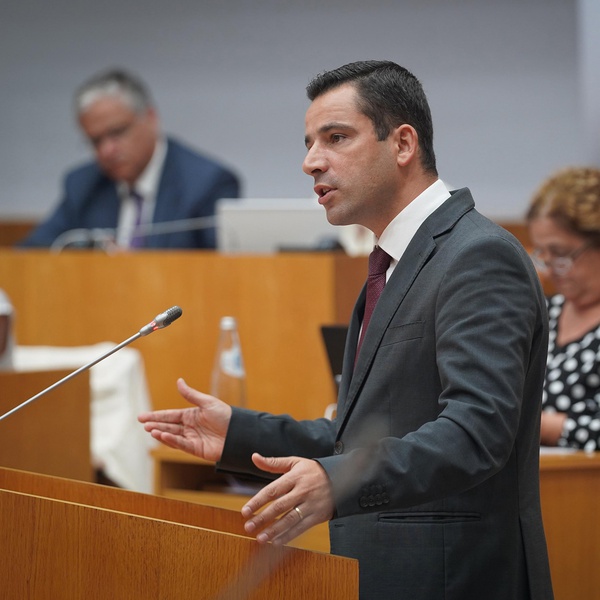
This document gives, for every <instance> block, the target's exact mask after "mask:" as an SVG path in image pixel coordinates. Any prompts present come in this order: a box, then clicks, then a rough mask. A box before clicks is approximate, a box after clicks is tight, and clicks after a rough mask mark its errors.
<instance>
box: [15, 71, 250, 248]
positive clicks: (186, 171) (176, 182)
mask: <svg viewBox="0 0 600 600" xmlns="http://www.w3.org/2000/svg"><path fill="white" fill-rule="evenodd" d="M74 100H75V102H74V104H75V111H76V117H77V120H78V123H79V126H80V128H81V130H82V132H83V134H84V135H85V136H86V138H87V139H88V141H89V143H90V145H91V147H92V149H93V152H94V158H95V160H94V161H93V162H91V163H89V164H86V165H83V166H81V167H79V168H77V169H75V170H73V171H71V172H70V173H68V174H67V176H66V179H65V185H64V196H63V199H62V201H61V202H60V203H59V205H58V207H57V208H56V210H55V211H54V213H53V214H52V215H51V216H50V217H49V218H48V219H47V220H46V221H44V222H42V223H41V224H40V225H39V226H38V227H37V228H36V229H35V230H34V231H33V232H32V233H31V234H30V235H29V236H28V237H27V238H25V239H24V240H23V241H22V242H21V244H20V245H21V246H34V247H49V246H51V245H52V244H53V243H55V242H56V241H57V238H59V236H63V234H65V233H67V232H71V233H72V230H83V233H85V234H86V235H84V236H82V238H81V239H80V240H79V241H80V242H84V243H85V242H86V241H87V242H93V241H94V237H93V235H90V233H91V232H92V230H105V229H109V230H113V233H114V238H115V244H116V246H118V247H121V248H135V249H138V248H144V247H147V248H214V247H215V245H216V232H215V228H214V221H212V222H211V219H212V218H213V217H214V213H215V205H216V202H217V200H218V199H219V198H237V197H238V196H239V193H240V189H239V188H240V185H239V181H238V178H237V177H236V175H235V174H234V173H232V172H231V171H230V170H229V169H228V168H226V167H225V166H223V165H221V164H219V163H217V162H216V161H214V160H212V159H209V158H207V157H205V156H201V155H200V154H198V153H197V152H194V151H192V150H191V149H189V148H187V147H185V146H183V145H182V144H180V143H178V142H176V141H174V140H172V139H169V138H165V136H164V135H163V134H162V133H161V128H160V122H159V117H158V113H157V110H156V108H155V105H154V101H153V99H152V97H151V94H150V91H149V89H148V88H147V86H146V84H145V83H144V82H143V81H142V80H141V79H139V78H138V77H137V76H136V75H134V74H132V73H129V72H127V71H125V70H123V69H111V70H108V71H105V72H101V73H99V74H97V75H94V76H93V77H91V78H90V79H89V80H88V81H86V82H85V83H83V84H82V85H81V86H80V87H79V88H78V89H77V90H76V92H75V98H74ZM204 218H206V219H204ZM192 220H193V221H192ZM167 221H169V222H173V221H184V223H171V226H170V227H169V231H168V232H166V230H165V225H164V224H163V223H164V222H167ZM158 224H161V226H160V227H159V226H158ZM158 233H160V235H157V234H158ZM64 237H66V238H67V239H68V238H69V236H63V238H64ZM108 240H109V241H111V240H110V237H108ZM58 241H59V242H60V243H61V244H63V242H64V239H62V238H60V239H59V240H58ZM111 243H112V241H111Z"/></svg>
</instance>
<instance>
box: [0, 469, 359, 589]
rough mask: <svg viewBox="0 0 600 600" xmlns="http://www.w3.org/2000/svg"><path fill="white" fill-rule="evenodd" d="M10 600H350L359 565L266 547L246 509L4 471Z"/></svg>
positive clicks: (1, 506) (1, 508) (1, 489)
mask: <svg viewBox="0 0 600 600" xmlns="http://www.w3.org/2000/svg"><path fill="white" fill-rule="evenodd" d="M0 553H1V555H2V556H3V560H2V561H0V581H1V582H2V598H4V599H5V600H22V599H23V598H35V600H56V599H57V598H61V599H80V598H86V600H95V599H98V600H100V599H102V600H105V599H107V600H108V599H110V600H119V599H123V600H137V599H139V600H148V599H151V598H155V599H157V600H158V599H160V600H163V599H173V600H188V599H189V600H192V599H193V600H204V599H206V600H209V599H210V600H242V599H244V600H245V599H248V600H259V599H260V600H270V599H273V600H281V599H282V598H285V599H286V600H314V599H316V598H327V599H328V600H351V599H352V598H356V599H357V598H358V562H357V561H355V560H353V559H348V558H343V557H339V556H332V555H330V554H321V553H317V552H309V551H307V550H299V549H296V548H289V547H283V548H276V547H274V546H272V545H267V546H260V545H259V544H258V543H257V542H256V541H254V540H253V539H252V538H249V537H246V536H245V535H244V532H243V528H242V520H241V516H240V515H239V513H237V512H234V511H228V510H225V509H219V508H214V507H208V506H202V505H199V504H191V503H187V502H179V501H176V500H168V499H165V498H158V497H156V496H150V495H145V494H138V493H135V492H128V491H125V490H120V489H116V488H110V487H105V486H100V485H94V484H89V483H84V482H77V481H72V480H69V479H60V478H56V477H51V476H48V475H36V474H33V473H29V472H26V471H17V470H12V469H6V468H0Z"/></svg>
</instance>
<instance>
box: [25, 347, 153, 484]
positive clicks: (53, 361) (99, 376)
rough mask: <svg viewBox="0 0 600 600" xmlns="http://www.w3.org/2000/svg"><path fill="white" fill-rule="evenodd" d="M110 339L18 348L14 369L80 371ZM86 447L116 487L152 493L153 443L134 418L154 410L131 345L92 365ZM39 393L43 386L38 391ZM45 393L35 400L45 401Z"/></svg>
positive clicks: (142, 368) (134, 350)
mask: <svg viewBox="0 0 600 600" xmlns="http://www.w3.org/2000/svg"><path fill="white" fill-rule="evenodd" d="M115 346H116V344H113V343H112V342H101V343H99V344H94V345H92V346H73V347H64V346H17V347H16V349H15V356H14V358H15V361H14V362H15V369H16V370H17V371H40V370H42V371H43V370H49V369H73V370H75V369H78V368H79V367H81V366H83V365H85V364H87V363H89V362H92V361H94V360H96V359H97V358H99V357H100V356H102V355H103V354H105V353H106V352H108V351H109V350H111V349H112V348H114V347H115ZM90 388H91V389H90V396H91V403H90V418H91V422H90V446H91V448H90V451H91V455H92V460H93V461H94V465H95V466H97V467H102V469H103V470H104V472H105V474H106V475H107V477H109V478H110V479H112V480H113V481H114V482H115V483H116V484H117V485H119V486H121V487H123V488H126V489H130V490H134V491H137V492H145V493H151V492H152V460H151V457H150V449H151V448H152V447H154V446H155V445H156V443H157V442H156V441H155V440H154V439H153V438H152V437H150V436H149V435H148V434H147V433H146V432H145V431H144V429H143V426H142V425H141V424H140V423H139V422H138V420H137V416H138V414H140V413H141V412H145V411H148V410H152V404H151V401H150V395H149V392H148V384H147V382H146V374H145V371H144V363H143V360H142V357H141V354H140V352H139V351H138V350H136V349H135V348H122V349H121V350H119V351H118V352H116V353H115V354H112V355H111V356H109V357H108V358H106V359H104V360H102V361H101V362H99V363H98V364H96V365H94V366H93V367H92V368H91V369H90ZM40 391H41V390H40ZM43 401H44V399H43V397H42V398H40V399H39V400H37V402H43Z"/></svg>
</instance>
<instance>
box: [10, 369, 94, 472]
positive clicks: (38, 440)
mask: <svg viewBox="0 0 600 600" xmlns="http://www.w3.org/2000/svg"><path fill="white" fill-rule="evenodd" d="M68 374H69V371H66V370H49V371H28V372H22V373H16V372H8V373H0V415H3V414H4V413H6V412H8V411H9V410H11V409H13V408H14V407H16V406H17V405H19V404H21V403H22V402H23V401H25V400H26V399H27V398H31V397H33V396H34V395H35V394H37V393H38V392H40V391H41V390H44V389H46V388H48V387H49V386H51V385H52V384H54V383H56V382H57V381H59V380H61V379H62V378H63V377H66V376H67V375H68ZM0 465H1V466H3V467H10V468H12V469H24V470H26V471H35V472H36V473H45V474H47V475H56V476H58V477H68V478H70V479H77V480H80V481H92V479H93V469H92V464H91V460H90V384H89V373H82V374H81V375H80V376H79V377H75V378H74V379H71V380H70V381H68V382H67V383H65V384H64V385H62V386H59V387H58V388H56V389H54V390H52V391H51V392H49V393H48V394H47V395H45V396H43V397H41V398H39V399H38V400H36V401H35V402H32V403H31V404H29V405H27V406H24V407H23V409H22V410H19V411H17V412H16V413H14V414H12V415H10V416H8V417H7V418H6V419H3V420H2V421H0Z"/></svg>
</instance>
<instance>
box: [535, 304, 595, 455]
mask: <svg viewBox="0 0 600 600" xmlns="http://www.w3.org/2000/svg"><path fill="white" fill-rule="evenodd" d="M564 302H565V298H564V296H562V295H560V294H557V295H555V296H552V297H550V298H549V299H548V316H549V320H550V340H549V344H548V361H547V370H546V383H545V384H544V394H543V397H542V410H543V411H544V412H560V413H566V415H567V420H566V421H565V426H564V428H563V432H562V434H561V437H560V438H559V440H558V445H559V446H562V447H565V448H566V447H569V448H579V449H583V450H588V451H594V450H600V324H599V325H598V326H597V327H595V328H594V329H592V330H591V331H588V332H587V333H586V334H585V335H584V336H583V337H581V338H580V339H578V340H576V341H573V342H570V343H568V344H566V345H565V346H559V345H557V344H556V336H557V332H558V318H559V316H560V313H561V311H562V309H563V305H564Z"/></svg>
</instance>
